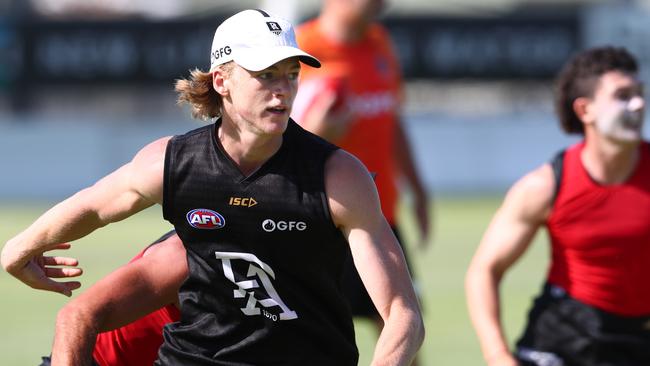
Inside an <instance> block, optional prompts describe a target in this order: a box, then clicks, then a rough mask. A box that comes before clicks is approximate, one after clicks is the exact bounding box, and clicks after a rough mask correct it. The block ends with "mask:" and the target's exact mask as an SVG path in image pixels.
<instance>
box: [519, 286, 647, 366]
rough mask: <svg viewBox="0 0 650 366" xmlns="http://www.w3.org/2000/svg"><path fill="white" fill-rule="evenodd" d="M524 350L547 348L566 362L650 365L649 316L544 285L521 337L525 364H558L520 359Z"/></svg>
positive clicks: (583, 365) (576, 364)
mask: <svg viewBox="0 0 650 366" xmlns="http://www.w3.org/2000/svg"><path fill="white" fill-rule="evenodd" d="M522 350H535V351H541V352H548V353H551V354H554V355H556V356H557V357H559V358H560V359H562V361H563V364H560V365H563V366H642V365H650V317H621V316H617V315H614V314H611V313H608V312H605V311H602V310H600V309H597V308H594V307H592V306H589V305H586V304H583V303H581V302H579V301H577V300H575V299H573V298H571V297H569V296H568V295H567V294H566V292H565V291H564V290H562V289H561V288H558V287H556V286H552V285H549V284H547V285H545V286H544V289H543V291H542V294H541V295H540V296H539V297H538V298H537V299H535V302H534V304H533V308H532V309H531V311H530V313H529V315H528V325H527V327H526V329H525V331H524V334H523V336H522V338H521V339H520V340H519V341H518V342H517V356H518V357H519V358H520V361H521V362H522V365H526V366H528V365H533V366H545V365H549V366H550V365H555V364H551V363H548V364H544V363H541V362H538V363H534V362H530V361H526V360H521V355H520V354H521V351H522Z"/></svg>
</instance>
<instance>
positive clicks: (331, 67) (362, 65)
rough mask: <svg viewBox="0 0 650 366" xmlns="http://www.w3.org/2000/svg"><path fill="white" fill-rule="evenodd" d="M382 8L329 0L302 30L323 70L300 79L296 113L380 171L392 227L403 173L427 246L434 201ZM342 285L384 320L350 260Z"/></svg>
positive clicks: (369, 1) (358, 309) (377, 3)
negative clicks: (408, 127) (415, 150)
mask: <svg viewBox="0 0 650 366" xmlns="http://www.w3.org/2000/svg"><path fill="white" fill-rule="evenodd" d="M383 5H384V3H383V1H381V0H353V1H350V0H324V1H323V5H322V9H321V12H320V14H319V16H318V17H317V18H316V19H313V20H311V21H308V22H306V23H304V24H302V25H301V26H299V27H298V28H297V30H296V34H297V39H298V44H299V45H300V46H301V47H302V48H303V49H304V50H306V51H307V52H310V53H311V54H313V55H315V56H316V57H317V58H318V59H319V60H320V61H321V63H322V68H321V69H319V70H315V69H314V70H305V72H304V73H303V75H302V76H301V85H300V91H299V93H298V96H297V98H296V103H295V105H294V111H293V114H292V115H293V116H294V118H295V119H296V121H298V123H300V124H301V125H302V126H303V127H305V128H306V129H308V130H310V131H312V132H314V133H316V134H317V135H320V136H322V137H324V138H326V139H327V140H329V141H331V142H333V143H336V144H337V145H339V146H341V148H343V149H345V150H347V151H349V152H351V153H352V154H354V155H355V156H357V157H358V158H359V159H360V160H361V161H362V162H363V163H364V164H365V165H366V167H367V168H368V170H370V171H371V172H374V173H376V178H375V182H376V184H377V189H378V191H379V195H380V198H381V206H382V211H383V213H384V216H385V217H386V219H387V220H388V222H389V223H390V225H391V226H392V227H393V229H394V230H395V229H396V224H397V223H396V205H397V201H398V194H399V192H398V189H397V183H398V178H405V183H407V184H408V185H409V187H410V188H411V190H412V192H413V194H414V201H413V202H414V207H415V215H416V219H417V223H418V229H419V231H420V235H421V243H422V244H424V243H426V242H427V239H428V237H427V236H428V233H429V213H428V204H429V199H428V195H427V192H426V190H425V188H424V187H423V185H422V183H421V181H420V179H419V177H418V173H417V170H416V167H415V164H414V161H413V158H412V155H411V151H410V146H409V142H408V139H407V136H406V134H405V132H404V130H403V126H402V124H401V123H400V106H401V104H402V99H403V95H402V79H401V75H400V67H399V63H398V60H397V57H396V54H395V52H394V50H393V48H392V45H391V43H390V39H389V37H388V34H387V31H386V30H385V29H384V28H383V27H382V26H381V25H379V24H378V23H377V22H376V21H375V20H376V18H377V16H378V15H379V14H380V12H381V11H382V8H383ZM395 232H396V230H395ZM396 234H397V232H396ZM398 237H399V236H398ZM345 282H346V284H345V286H347V287H348V289H347V294H348V296H349V298H350V300H351V305H352V311H353V313H354V314H355V315H357V316H366V317H370V318H372V319H376V320H379V317H378V313H377V311H376V309H375V307H374V306H373V304H372V302H371V301H370V298H369V297H368V296H367V293H366V291H365V290H364V287H363V284H362V283H361V281H360V279H359V276H358V275H357V274H356V271H355V270H354V266H353V265H349V266H348V276H347V278H346V281H345ZM378 324H380V323H378Z"/></svg>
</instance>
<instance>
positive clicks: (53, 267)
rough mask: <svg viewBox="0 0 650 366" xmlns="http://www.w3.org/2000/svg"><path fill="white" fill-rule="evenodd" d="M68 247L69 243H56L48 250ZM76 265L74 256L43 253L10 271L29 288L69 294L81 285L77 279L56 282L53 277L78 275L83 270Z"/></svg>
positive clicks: (77, 263)
mask: <svg viewBox="0 0 650 366" xmlns="http://www.w3.org/2000/svg"><path fill="white" fill-rule="evenodd" d="M69 248H70V244H58V245H56V246H54V247H52V248H50V249H49V250H57V249H69ZM78 265H79V261H77V260H76V259H75V258H70V257H60V256H48V255H44V253H43V254H40V255H38V256H35V257H33V258H32V259H30V260H29V261H28V262H27V263H26V264H25V265H24V266H23V267H22V268H19V269H16V270H12V271H11V272H10V273H11V274H12V275H13V276H14V277H16V278H17V279H19V280H20V281H22V282H23V283H25V284H26V285H27V286H29V287H31V288H34V289H38V290H45V291H52V292H58V293H60V294H63V295H65V296H71V295H72V291H73V290H76V289H78V288H79V287H81V283H80V282H79V281H68V282H58V281H55V280H53V279H59V278H71V277H78V276H80V275H81V274H82V273H83V271H82V269H81V268H79V267H77V266H78Z"/></svg>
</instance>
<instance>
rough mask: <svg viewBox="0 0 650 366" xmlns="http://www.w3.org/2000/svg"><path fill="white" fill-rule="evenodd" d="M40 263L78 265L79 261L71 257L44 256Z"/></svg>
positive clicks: (47, 264)
mask: <svg viewBox="0 0 650 366" xmlns="http://www.w3.org/2000/svg"><path fill="white" fill-rule="evenodd" d="M41 263H42V264H43V265H46V266H71V267H74V266H78V265H79V261H78V260H77V259H75V258H71V257H48V256H44V257H43V258H42V261H41Z"/></svg>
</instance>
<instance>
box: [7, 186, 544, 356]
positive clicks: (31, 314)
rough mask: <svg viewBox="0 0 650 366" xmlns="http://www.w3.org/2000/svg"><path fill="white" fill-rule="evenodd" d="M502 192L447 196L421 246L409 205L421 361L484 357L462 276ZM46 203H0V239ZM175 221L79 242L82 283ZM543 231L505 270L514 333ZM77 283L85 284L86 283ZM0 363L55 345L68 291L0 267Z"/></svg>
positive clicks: (364, 347)
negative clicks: (420, 311) (34, 283)
mask: <svg viewBox="0 0 650 366" xmlns="http://www.w3.org/2000/svg"><path fill="white" fill-rule="evenodd" d="M499 202H500V198H472V199H450V198H447V199H441V200H440V201H438V202H436V203H435V205H434V212H435V215H434V216H435V217H434V222H435V223H434V236H433V239H432V241H431V243H430V245H429V247H428V249H426V250H419V249H418V248H417V246H416V244H417V243H416V242H415V239H416V238H414V230H413V223H412V220H410V217H409V215H408V214H407V213H406V210H404V213H403V214H402V217H403V219H402V221H403V225H402V230H403V235H404V239H405V241H406V243H407V247H408V249H409V251H410V256H411V261H412V262H413V266H414V271H415V273H416V276H417V277H418V282H419V287H420V291H421V294H422V301H423V305H424V313H425V322H426V330H427V336H426V340H425V342H424V345H423V347H422V351H421V354H420V357H421V364H422V365H455V366H464V365H467V366H471V365H481V364H483V362H482V358H481V355H480V351H479V348H478V342H477V340H476V338H475V336H474V333H473V331H472V328H471V325H470V322H469V318H468V315H467V311H466V306H465V297H464V290H463V278H464V274H465V270H466V268H467V265H468V263H469V260H470V258H471V256H472V254H473V252H474V249H475V247H476V245H477V244H478V242H479V240H480V237H481V235H482V232H483V230H484V229H485V227H486V226H487V224H488V222H489V220H490V217H491V216H492V214H493V212H494V211H495V210H496V208H497V207H498V205H499ZM45 209H47V206H46V205H27V206H25V205H15V204H2V205H0V243H4V241H6V240H7V239H8V238H10V237H11V236H13V235H15V234H16V233H17V232H18V231H20V230H22V229H24V228H25V227H26V226H27V225H28V224H29V223H31V221H33V220H34V219H35V218H36V217H37V216H38V215H40V213H42V212H43V211H44V210H45ZM169 228H170V226H169V224H167V223H166V222H164V221H162V219H161V212H160V209H159V208H155V209H150V210H147V211H145V212H143V213H140V214H138V215H136V216H135V217H132V218H130V219H128V220H126V221H124V222H121V223H117V224H113V225H111V226H109V227H107V228H104V229H102V230H99V231H98V232H96V233H93V234H92V235H90V236H88V237H86V238H84V239H82V240H79V241H78V242H75V243H73V248H72V249H71V250H70V251H69V254H70V256H74V257H77V258H78V259H79V260H80V262H81V266H82V267H83V268H84V270H85V274H84V276H83V278H82V281H83V283H84V287H86V286H88V285H89V284H91V283H93V282H94V281H96V280H97V279H98V278H100V277H102V276H103V275H105V274H106V273H108V272H109V271H110V270H112V269H114V268H116V267H117V266H119V265H121V264H123V263H126V262H127V261H128V260H129V259H130V258H131V257H132V256H133V255H135V254H136V253H137V252H138V251H139V250H140V249H141V248H143V247H144V245H145V244H147V243H149V242H151V241H152V240H154V239H156V238H157V237H158V236H159V235H160V234H162V233H163V232H165V231H166V230H168V229H169ZM547 252H548V250H547V246H546V244H545V235H539V236H538V238H537V241H536V243H535V244H533V246H532V248H531V250H529V252H528V253H526V255H525V256H524V258H523V259H522V260H521V261H520V262H519V263H518V264H517V265H516V266H515V267H514V268H513V269H512V270H511V271H510V272H509V273H508V274H507V276H506V279H505V281H504V284H503V287H502V296H503V299H504V304H503V308H504V316H503V317H504V322H505V326H506V332H507V334H508V337H509V338H510V339H511V340H512V339H514V338H516V337H517V336H518V335H519V332H520V331H521V327H522V326H523V323H524V320H525V316H526V312H527V309H528V307H529V305H530V300H531V297H532V296H534V295H535V294H536V292H537V291H538V289H539V287H540V285H541V282H542V280H543V276H544V273H545V268H546V266H547V263H548V260H547ZM84 287H82V289H81V290H78V291H83V288H84ZM0 293H1V294H2V299H1V300H0V304H1V307H0V324H1V325H2V331H0V365H3V366H24V365H37V364H38V363H39V360H40V356H42V355H46V354H48V353H49V350H50V346H51V343H52V337H53V328H54V320H55V317H56V312H57V310H58V309H59V308H60V307H61V306H62V305H63V304H65V303H66V302H67V300H68V299H67V298H65V297H64V296H61V295H58V294H53V293H47V292H42V291H35V290H32V289H30V288H28V287H26V286H24V285H22V284H20V283H19V282H18V281H16V280H14V279H13V278H12V277H10V276H9V275H7V274H6V273H4V272H2V273H0ZM356 324H357V342H358V345H359V351H360V353H361V359H360V363H359V364H360V365H368V364H369V362H370V359H371V356H372V351H373V345H374V341H375V338H376V335H375V332H374V329H373V328H372V327H371V326H370V325H369V324H368V323H367V322H362V321H359V322H357V323H356Z"/></svg>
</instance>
